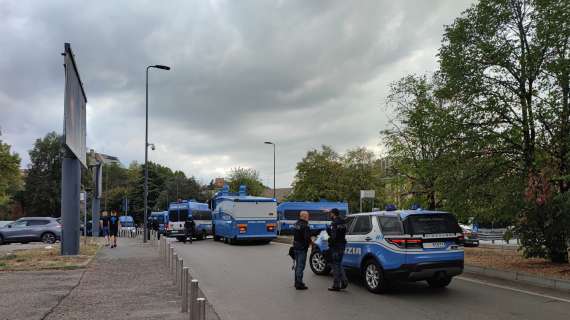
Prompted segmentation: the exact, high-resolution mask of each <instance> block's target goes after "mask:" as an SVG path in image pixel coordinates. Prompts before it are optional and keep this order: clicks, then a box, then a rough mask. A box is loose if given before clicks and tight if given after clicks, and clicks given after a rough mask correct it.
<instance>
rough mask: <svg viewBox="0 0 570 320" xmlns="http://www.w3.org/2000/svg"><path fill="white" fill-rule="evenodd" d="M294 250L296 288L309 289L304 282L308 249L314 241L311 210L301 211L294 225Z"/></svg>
mask: <svg viewBox="0 0 570 320" xmlns="http://www.w3.org/2000/svg"><path fill="white" fill-rule="evenodd" d="M293 230H294V234H293V250H294V252H295V289H297V290H307V289H308V287H307V286H306V285H305V283H304V282H303V273H304V272H305V265H306V263H307V251H308V250H309V247H310V246H311V244H312V243H313V241H312V240H311V230H310V229H309V212H307V211H301V212H300V213H299V220H297V222H296V223H295V225H294V226H293Z"/></svg>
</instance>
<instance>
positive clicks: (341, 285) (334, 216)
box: [327, 208, 348, 291]
mask: <svg viewBox="0 0 570 320" xmlns="http://www.w3.org/2000/svg"><path fill="white" fill-rule="evenodd" d="M330 217H331V224H330V226H328V227H327V234H328V235H329V250H330V253H331V267H332V272H333V277H334V281H333V285H332V287H330V288H329V291H340V290H341V289H346V287H348V279H347V278H346V274H345V272H344V268H343V267H342V257H343V256H344V249H345V247H346V221H345V220H344V218H343V217H342V216H341V215H340V212H339V211H338V209H336V208H334V209H332V210H331V211H330Z"/></svg>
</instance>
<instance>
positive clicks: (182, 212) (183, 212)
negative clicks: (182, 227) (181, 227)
mask: <svg viewBox="0 0 570 320" xmlns="http://www.w3.org/2000/svg"><path fill="white" fill-rule="evenodd" d="M186 217H188V209H173V210H170V211H169V213H168V220H169V221H171V222H179V221H186Z"/></svg>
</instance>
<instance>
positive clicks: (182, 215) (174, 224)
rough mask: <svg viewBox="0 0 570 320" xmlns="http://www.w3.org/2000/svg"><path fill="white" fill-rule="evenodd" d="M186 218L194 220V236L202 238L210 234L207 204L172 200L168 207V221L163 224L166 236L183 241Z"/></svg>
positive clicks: (209, 212)
mask: <svg viewBox="0 0 570 320" xmlns="http://www.w3.org/2000/svg"><path fill="white" fill-rule="evenodd" d="M188 218H192V220H194V223H195V226H196V227H195V229H194V230H195V233H194V236H195V237H196V238H198V239H204V238H206V236H208V235H209V234H212V211H211V210H210V208H208V204H207V203H201V202H196V201H194V200H180V201H178V202H172V203H171V204H170V206H169V207H168V223H167V224H165V225H166V232H165V234H166V236H167V237H176V239H177V240H178V241H184V240H185V234H184V223H185V222H186V220H187V219H188Z"/></svg>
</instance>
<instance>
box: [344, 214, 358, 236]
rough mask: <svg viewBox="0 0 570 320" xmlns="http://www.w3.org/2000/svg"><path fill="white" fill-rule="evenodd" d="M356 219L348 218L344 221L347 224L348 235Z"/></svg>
mask: <svg viewBox="0 0 570 320" xmlns="http://www.w3.org/2000/svg"><path fill="white" fill-rule="evenodd" d="M354 220H356V219H354V217H348V218H346V219H345V220H344V221H345V222H346V233H347V234H348V233H349V232H350V226H352V223H353V222H354Z"/></svg>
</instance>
